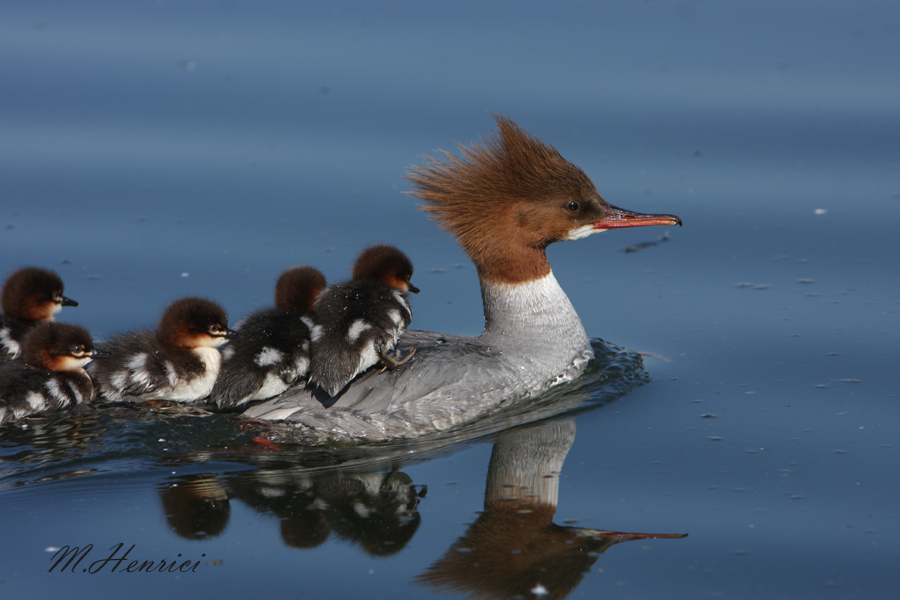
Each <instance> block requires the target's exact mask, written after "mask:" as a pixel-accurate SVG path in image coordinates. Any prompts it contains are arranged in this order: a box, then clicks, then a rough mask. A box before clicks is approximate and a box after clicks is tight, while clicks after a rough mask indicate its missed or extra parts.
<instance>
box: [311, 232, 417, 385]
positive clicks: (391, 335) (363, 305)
mask: <svg viewBox="0 0 900 600" xmlns="http://www.w3.org/2000/svg"><path fill="white" fill-rule="evenodd" d="M412 274H413V266H412V263H411V262H410V260H409V258H407V257H406V255H405V254H403V252H401V251H400V250H398V249H397V248H394V247H393V246H387V245H384V244H381V245H376V246H370V247H369V248H366V249H365V250H363V251H362V253H361V254H360V255H359V257H358V258H357V259H356V262H355V263H354V265H353V275H352V277H353V279H352V280H351V281H347V282H344V283H340V284H338V285H335V286H332V287H330V288H328V289H327V290H325V292H323V293H322V296H321V297H320V298H319V302H318V303H317V304H316V317H315V322H316V326H315V327H313V332H312V350H311V360H310V365H309V382H310V384H312V385H316V386H318V387H320V388H322V389H323V390H325V392H326V393H327V394H328V395H329V396H336V395H337V394H338V392H340V391H341V390H342V389H343V388H344V386H346V385H347V384H348V383H349V382H350V380H352V379H353V378H354V377H356V376H357V375H359V374H360V373H362V372H364V371H365V370H366V369H368V368H369V367H371V366H372V365H374V364H375V363H377V362H379V361H381V362H382V364H384V366H385V367H387V368H389V369H394V368H396V367H398V366H400V365H402V364H404V363H406V361H408V360H409V359H410V358H411V357H412V354H413V353H414V352H415V349H413V350H412V351H411V352H410V353H409V354H407V355H406V357H404V358H403V359H397V358H394V357H393V356H391V355H390V354H389V352H391V351H392V350H393V349H394V347H395V346H396V345H397V340H398V339H399V338H400V335H401V334H403V332H404V331H406V328H407V327H409V323H410V321H412V311H411V310H410V308H409V297H408V296H409V292H413V293H414V294H418V293H419V288H417V287H416V286H414V285H413V284H411V283H410V282H409V279H410V277H412Z"/></svg>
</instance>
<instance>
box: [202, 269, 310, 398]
mask: <svg viewBox="0 0 900 600" xmlns="http://www.w3.org/2000/svg"><path fill="white" fill-rule="evenodd" d="M323 289H325V276H324V275H322V273H321V272H319V271H318V270H317V269H314V268H312V267H306V266H303V267H293V268H291V269H288V270H286V271H285V272H284V273H282V274H281V276H280V277H279V278H278V282H277V283H276V285H275V308H267V309H263V310H258V311H256V312H254V313H251V314H250V315H248V316H247V317H246V318H244V319H243V320H242V321H241V323H239V325H238V327H237V330H238V332H237V334H236V335H235V336H234V338H233V339H232V340H231V341H229V342H228V345H227V346H225V347H224V348H223V349H222V369H221V371H219V378H218V379H217V380H216V384H215V385H214V386H213V389H212V393H211V394H210V396H209V400H210V402H215V403H216V404H218V406H219V408H226V407H231V406H239V405H241V404H244V403H246V402H251V401H253V400H265V399H267V398H271V397H272V396H277V395H278V394H280V393H281V392H283V391H284V390H286V389H288V388H289V387H290V386H292V385H294V384H295V383H297V382H298V381H300V380H301V379H302V378H303V377H306V375H307V374H308V373H309V336H310V329H311V328H312V327H313V325H314V324H313V322H312V320H311V319H310V316H309V315H310V313H311V312H312V311H313V308H314V307H315V304H316V300H317V299H318V297H319V294H320V293H321V292H322V290H323Z"/></svg>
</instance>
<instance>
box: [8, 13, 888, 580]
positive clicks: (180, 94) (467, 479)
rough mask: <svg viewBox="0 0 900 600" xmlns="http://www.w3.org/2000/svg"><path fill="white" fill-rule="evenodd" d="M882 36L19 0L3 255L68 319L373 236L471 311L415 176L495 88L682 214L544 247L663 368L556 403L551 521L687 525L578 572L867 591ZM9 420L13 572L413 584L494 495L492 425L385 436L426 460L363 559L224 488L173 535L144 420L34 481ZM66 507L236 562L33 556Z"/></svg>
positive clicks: (11, 53) (315, 257)
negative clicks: (186, 528) (440, 441)
mask: <svg viewBox="0 0 900 600" xmlns="http://www.w3.org/2000/svg"><path fill="white" fill-rule="evenodd" d="M898 57H900V4H897V3H893V2H876V1H863V2H846V1H845V2H839V1H822V2H789V3H784V2H765V1H764V2H754V3H714V2H703V1H700V0H682V1H674V2H673V1H664V0H654V1H643V2H617V1H609V2H566V3H542V2H515V3H513V2H453V3H449V2H429V3H421V2H390V3H381V2H331V3H328V4H325V3H316V4H313V3H289V2H257V3H250V2H224V1H222V2H203V1H197V2H167V1H157V2H122V3H113V2H78V3H72V2H55V3H54V2H29V3H24V2H21V3H20V2H7V3H3V4H0V78H2V87H0V194H2V201H0V251H2V264H0V271H3V273H4V274H8V273H9V272H11V271H12V270H14V269H15V268H17V267H19V266H23V265H38V266H44V267H48V268H52V269H54V270H56V271H57V272H58V273H59V274H60V275H61V276H62V277H63V279H64V280H65V282H66V294H67V295H68V296H70V297H72V298H75V299H76V300H78V301H79V302H80V303H81V306H79V307H78V308H76V309H66V310H65V312H63V313H62V314H61V315H60V319H61V320H67V321H74V322H78V323H80V324H83V325H85V326H87V327H88V328H89V329H90V330H91V332H92V333H93V334H94V336H95V337H97V338H104V337H108V336H111V335H114V334H116V333H119V332H121V331H124V330H127V329H134V328H139V327H152V326H153V325H154V324H155V322H156V320H157V318H158V315H159V313H160V311H161V310H162V309H163V308H164V306H165V305H166V304H167V303H168V302H169V301H171V300H172V299H174V298H176V297H179V296H183V295H204V296H208V297H211V298H213V299H215V300H217V301H219V302H220V303H222V304H223V305H224V306H225V307H226V308H227V309H228V311H229V313H230V315H231V318H232V321H236V320H237V319H238V318H239V317H241V316H242V315H244V314H246V313H247V312H249V311H250V310H252V309H254V308H257V307H261V306H265V305H267V304H269V303H271V295H272V290H273V287H274V281H275V278H276V277H277V275H278V274H279V273H280V271H281V270H283V269H284V268H286V267H288V266H291V265H295V264H302V263H309V264H313V265H315V266H317V267H319V268H320V269H322V270H323V271H324V272H325V274H326V275H327V277H328V279H329V280H330V281H337V280H340V279H343V278H345V277H346V276H347V275H348V273H349V267H350V264H351V262H352V260H353V258H354V257H355V255H356V253H357V252H358V251H359V250H360V249H361V248H362V247H364V246H365V245H366V244H368V243H371V242H374V241H383V242H388V243H393V244H396V245H398V246H399V247H401V249H403V250H404V251H405V252H406V253H407V254H408V255H409V256H410V257H411V258H412V260H413V263H414V264H415V267H416V274H415V276H414V278H413V281H414V283H415V284H416V285H417V286H419V287H420V288H422V290H423V293H422V294H421V296H418V297H416V298H415V299H414V312H415V321H414V326H415V327H417V328H421V329H429V330H439V331H448V332H452V333H460V334H468V335H477V334H478V333H479V332H480V330H481V327H482V325H483V318H482V312H481V302H480V293H479V288H478V281H477V276H476V273H475V269H474V268H473V267H472V265H471V263H470V262H469V261H468V259H467V258H466V257H465V255H464V253H463V252H462V251H461V250H460V249H459V247H458V246H457V245H456V243H455V242H454V241H453V240H452V239H450V238H449V237H448V236H446V235H445V234H444V233H442V232H441V231H440V230H439V228H438V227H437V226H436V225H435V224H433V223H431V222H430V221H429V220H428V219H427V217H426V216H425V215H424V214H423V213H421V212H419V211H417V210H416V202H415V199H414V198H411V197H409V196H406V195H404V194H403V192H404V191H406V190H407V189H408V186H407V184H406V182H405V180H404V179H403V173H404V170H405V169H406V168H407V167H408V166H409V165H412V164H418V163H421V162H422V160H423V159H422V155H423V154H434V153H435V151H436V150H437V149H445V150H454V142H462V143H467V142H470V141H474V140H478V139H479V138H480V137H481V136H485V135H488V134H489V133H490V131H491V130H492V129H493V121H492V119H491V116H490V113H491V112H495V113H499V114H504V115H508V116H509V117H511V118H512V119H514V120H516V121H517V122H518V123H519V124H520V125H521V126H522V127H523V128H525V129H526V130H527V131H529V132H530V133H532V134H534V135H536V136H538V137H540V138H541V139H543V140H545V141H547V142H548V143H551V144H553V145H554V146H555V147H556V148H557V149H558V150H559V151H560V152H561V153H562V154H563V156H565V157H566V158H567V159H569V160H570V161H572V162H573V163H575V164H577V165H579V166H580V167H581V168H582V169H584V170H585V172H586V173H587V174H588V175H589V176H591V177H592V178H593V180H594V181H595V183H596V184H597V187H598V189H599V190H600V192H601V194H603V195H604V197H605V198H606V199H607V200H609V201H610V202H611V203H613V204H615V205H617V206H621V207H623V208H628V209H632V210H637V211H641V212H667V213H674V214H677V215H679V216H680V217H681V218H682V219H683V220H684V227H683V228H680V229H677V230H671V231H668V232H667V233H668V235H667V238H666V241H660V238H661V237H662V236H664V234H665V233H666V232H665V231H664V230H662V229H659V228H656V229H639V230H635V231H629V230H625V231H612V232H608V233H606V234H604V235H602V236H594V237H592V238H589V239H587V240H584V241H579V242H577V243H571V244H559V245H557V246H555V247H552V248H551V249H550V252H549V256H550V260H551V263H552V264H553V267H554V271H555V273H556V276H557V278H558V279H559V280H560V282H561V284H562V286H563V288H564V289H565V290H566V291H567V293H568V294H569V296H570V298H571V299H572V302H573V304H574V305H575V307H576V309H577V310H578V311H579V314H580V315H581V317H582V320H583V321H584V323H585V327H586V329H587V332H588V335H590V336H594V337H602V338H604V339H606V340H609V341H611V342H614V343H616V344H619V345H622V346H625V347H627V348H630V349H632V350H635V351H641V352H647V353H650V354H652V355H654V356H648V357H647V358H646V366H647V369H648V371H649V372H650V373H651V375H653V377H654V381H653V382H651V383H650V384H648V385H645V386H643V387H641V388H639V389H638V390H636V391H635V392H633V393H632V394H630V395H629V396H627V397H625V398H624V399H622V400H620V401H619V402H617V403H615V404H614V405H612V406H609V407H607V408H605V409H603V410H598V411H593V412H590V413H587V414H585V415H582V416H581V417H579V418H578V420H577V424H578V432H579V435H578V436H577V437H576V439H575V442H574V445H573V446H572V450H571V451H570V453H569V455H568V458H567V459H566V467H565V469H564V470H563V477H562V479H561V485H560V498H559V512H558V513H557V516H556V522H559V523H562V522H563V520H566V519H569V520H572V521H578V522H580V523H582V525H583V526H586V527H597V528H606V529H616V530H624V531H627V530H636V531H642V530H647V531H659V532H666V531H668V532H682V531H683V532H688V533H689V534H690V537H688V538H687V539H685V540H680V541H662V540H660V541H656V542H651V543H645V544H643V545H642V543H631V544H623V545H621V546H619V547H617V548H614V549H612V550H610V551H609V553H607V554H603V556H602V557H601V559H600V560H599V561H598V562H597V563H596V564H595V565H594V567H593V568H592V570H591V572H590V573H589V574H587V575H585V577H584V579H583V581H582V582H581V583H580V585H579V586H578V587H576V588H575V589H574V590H573V591H572V592H571V595H570V596H569V597H571V598H588V597H591V598H593V597H598V596H601V595H602V596H604V597H609V598H632V597H667V598H677V597H683V598H697V597H702V596H707V595H721V596H724V597H731V598H774V597H790V598H799V597H810V598H856V597H859V598H876V597H890V596H892V595H894V594H896V591H897V589H900V577H898V575H897V574H896V564H897V561H898V558H900V542H898V539H900V538H898V535H897V534H898V533H900V514H898V510H897V502H896V498H897V497H898V495H900V481H898V478H897V473H898V466H900V456H898V444H897V437H896V436H897V434H896V432H897V429H898V425H900V409H898V406H897V384H898V379H897V376H896V365H897V362H898V359H900V345H898V343H897V340H898V334H900V264H898V263H900V242H898V240H897V234H896V230H897V227H898V217H900V143H898V140H900V61H898ZM655 241H659V243H658V244H657V245H655V246H652V247H647V248H644V249H642V250H640V251H636V252H624V251H623V249H625V248H627V247H629V246H633V245H635V244H640V243H643V242H655ZM657 357H663V358H664V359H665V360H663V359H660V358H657ZM12 431H13V430H12V428H11V427H8V428H7V429H0V451H2V456H3V457H4V462H5V464H6V468H5V472H6V476H5V479H6V482H5V483H0V488H6V489H7V490H8V491H7V492H3V491H0V497H4V496H5V498H4V499H3V506H4V509H3V511H2V516H0V527H2V529H3V530H4V531H7V532H13V531H15V532H16V535H17V537H16V539H17V540H18V542H17V543H16V544H15V545H14V546H13V545H8V546H7V547H6V548H5V549H4V550H0V558H2V560H0V595H3V596H4V597H13V598H17V597H25V596H26V595H29V596H33V594H34V593H36V592H35V591H34V590H40V591H41V592H43V593H45V594H49V593H58V592H60V591H61V590H65V592H66V593H69V594H73V595H76V596H78V597H80V596H86V595H88V594H94V593H96V592H98V591H102V590H105V589H109V590H113V591H117V592H126V591H127V592H128V593H129V594H130V595H132V596H133V597H135V598H138V597H151V596H153V597H156V596H158V595H159V594H160V593H166V594H170V595H173V596H174V597H185V596H188V595H190V594H193V593H197V590H200V589H202V590H204V591H205V592H216V593H221V594H223V595H226V596H231V595H236V594H246V593H255V590H256V589H258V588H259V587H262V588H264V589H265V588H267V587H271V589H274V590H275V591H276V592H278V593H295V594H304V593H307V594H310V595H322V594H325V593H331V592H333V593H335V594H337V595H338V596H343V597H354V596H356V597H362V596H366V597H391V598H397V597H424V596H427V594H429V593H430V592H428V591H427V589H426V588H422V587H421V586H414V585H410V583H409V581H410V579H411V578H412V577H414V576H415V575H416V574H417V573H420V572H422V570H423V569H424V568H425V567H426V566H427V565H429V564H431V563H432V561H434V560H435V559H436V558H438V557H439V556H440V555H441V554H442V553H443V552H444V551H445V550H446V548H447V547H448V546H449V544H450V543H452V542H453V540H455V539H456V538H457V537H458V536H459V535H460V534H461V532H462V531H463V530H464V529H465V527H464V525H465V524H466V523H469V522H470V521H472V520H474V519H475V517H476V511H479V510H481V508H482V504H483V500H484V497H483V493H484V477H485V473H486V469H487V463H488V457H489V455H490V451H491V446H490V444H489V443H484V444H480V445H475V446H466V447H465V448H461V449H459V450H458V452H456V453H455V454H454V453H450V454H449V455H441V456H438V457H436V458H433V459H432V460H430V461H427V462H424V463H419V464H415V465H410V466H408V467H405V468H404V470H405V471H406V472H407V473H409V474H410V475H411V476H412V479H413V481H415V482H416V483H417V484H428V485H429V486H430V490H429V493H428V496H427V497H426V498H424V499H423V500H422V503H421V505H420V511H421V515H422V525H421V527H420V528H419V530H418V531H417V533H416V535H415V537H413V538H412V540H411V541H410V542H409V545H408V546H407V547H405V548H404V550H403V551H402V552H400V553H398V554H396V555H394V556H393V557H391V558H373V557H372V556H370V555H367V554H366V553H363V552H360V551H359V550H357V549H354V548H353V547H352V546H349V545H347V544H341V543H337V542H333V541H332V542H328V543H326V544H325V545H323V546H321V547H319V548H317V549H316V550H305V551H299V550H296V549H288V548H285V547H282V545H281V543H279V541H278V540H277V536H275V535H274V534H273V530H272V528H271V527H270V526H268V525H267V524H266V523H260V522H258V519H259V517H257V516H254V514H253V513H249V512H246V510H245V509H242V508H240V507H241V506H242V505H239V504H237V503H235V505H236V507H237V508H235V509H234V511H233V512H232V519H231V522H232V525H231V528H230V529H229V530H228V531H227V532H226V534H225V535H224V536H223V537H219V538H217V539H210V540H207V541H204V542H202V543H201V542H191V544H194V545H193V546H190V545H187V546H186V544H188V543H187V542H185V541H183V540H178V539H177V538H175V537H174V536H173V535H172V534H171V532H169V530H168V529H166V527H165V526H164V525H163V520H162V517H161V516H160V515H159V511H160V509H159V507H158V503H157V500H156V487H155V486H158V485H159V481H160V479H159V477H160V475H159V473H158V472H157V469H158V466H157V465H156V463H153V464H154V466H153V467H152V468H151V467H150V466H147V467H146V468H145V469H142V467H141V466H140V456H141V452H142V450H140V449H137V450H135V449H134V448H131V449H127V450H125V452H126V453H128V454H129V456H131V458H132V459H135V457H137V458H136V460H137V463H128V465H127V466H122V465H119V464H117V463H116V461H115V460H114V459H113V458H110V457H108V456H106V455H104V456H103V457H102V458H96V457H95V460H94V461H93V463H92V467H91V468H92V469H97V470H98V472H100V473H106V474H105V475H103V476H102V477H98V476H94V475H92V476H85V477H81V478H76V479H74V480H72V481H70V482H67V483H60V482H56V483H52V484H50V483H46V484H40V482H39V477H37V476H33V475H34V474H33V473H32V474H31V475H29V472H28V469H30V468H36V467H30V466H28V465H29V464H31V463H30V462H29V461H30V460H32V459H31V458H29V457H30V456H31V455H30V454H29V453H30V452H31V451H32V450H33V448H34V447H35V446H36V445H39V444H37V442H36V441H35V440H30V441H28V442H27V443H26V442H21V441H16V439H14V438H15V436H13V435H12V433H11V432H12ZM162 435H164V434H162ZM150 441H151V440H150V439H149V438H148V439H141V440H139V442H138V443H137V446H138V448H140V447H141V445H142V444H146V445H150ZM86 460H88V462H91V460H90V457H88V459H86ZM148 464H149V463H148ZM0 482H2V480H0ZM73 482H74V483H73ZM451 483H452V485H451ZM148 519H149V520H148ZM587 521H592V522H593V524H590V523H588V522H587ZM144 528H147V529H148V530H149V529H152V530H153V531H152V532H150V531H147V532H145V533H141V532H143V531H144ZM113 531H114V532H115V534H113V533H110V532H113ZM85 532H90V533H85ZM119 532H124V533H123V534H122V535H124V536H125V537H126V538H127V539H125V540H120V539H118V538H119V537H122V535H119ZM144 535H146V536H147V538H146V540H145V539H144V538H143V537H141V536H144ZM110 536H111V537H110ZM106 537H109V543H108V544H107V543H106V541H107V540H106ZM88 538H91V539H93V538H96V540H95V541H94V542H93V543H95V544H96V545H97V546H98V547H100V546H102V547H103V548H106V547H108V546H110V545H112V544H113V543H117V542H119V541H128V542H129V543H139V547H143V548H144V550H145V552H144V553H145V554H149V553H151V552H150V548H151V547H152V548H156V549H159V548H162V549H163V550H159V551H160V552H163V553H165V552H168V553H169V554H172V555H174V554H175V553H177V552H190V553H193V554H199V553H200V552H207V553H208V556H222V555H226V554H227V555H228V556H229V557H230V558H231V560H230V561H229V560H225V561H224V562H223V564H222V565H221V567H220V568H219V569H212V568H211V567H209V568H206V567H204V569H205V570H206V571H207V574H206V575H202V574H200V575H197V574H195V575H192V576H190V577H189V576H187V575H185V576H183V577H182V578H181V579H179V580H176V579H175V577H174V576H173V577H148V578H146V579H147V580H148V581H149V580H152V581H153V583H152V584H150V585H148V584H146V583H143V584H140V585H138V584H137V583H136V582H135V581H127V582H125V583H122V580H115V581H113V580H114V579H115V577H114V576H113V575H109V576H108V577H106V578H102V577H100V576H97V577H93V578H84V577H80V576H78V575H74V574H69V575H66V576H62V575H59V576H57V574H49V575H48V574H47V573H46V570H47V562H48V557H47V556H46V554H45V552H44V550H45V548H47V547H54V546H60V545H62V544H77V543H87V542H86V541H83V540H87V539H88ZM204 544H205V545H204ZM201 546H202V547H201ZM185 548H188V549H185ZM196 550H199V551H200V552H197V551H196ZM204 569H198V572H199V571H201V570H204ZM598 569H601V571H598ZM127 579H132V580H135V579H138V578H127ZM123 580H124V579H123ZM34 586H37V587H34ZM106 586H109V587H108V588H107V587H106ZM4 589H5V590H6V593H4ZM26 590H31V591H29V592H26Z"/></svg>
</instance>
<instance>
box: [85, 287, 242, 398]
mask: <svg viewBox="0 0 900 600" xmlns="http://www.w3.org/2000/svg"><path fill="white" fill-rule="evenodd" d="M233 335H234V332H233V331H232V330H230V329H228V316H227V315H226V314H225V310H224V309H223V308H222V307H221V306H219V305H218V304H216V303H215V302H212V301H210V300H206V299H204V298H182V299H181V300H176V301H175V302H173V303H172V304H170V305H169V307H168V308H167V309H166V311H165V312H164V313H163V316H162V318H161V319H160V321H159V328H158V329H157V330H156V331H155V332H154V331H137V332H133V333H126V334H123V335H120V336H116V337H114V338H113V339H111V340H109V342H107V343H106V344H104V345H103V350H106V351H109V352H110V354H111V355H112V356H111V357H110V358H108V359H104V360H99V361H97V362H95V363H93V364H92V365H91V367H90V369H89V370H90V373H91V377H93V379H94V384H95V385H96V386H97V388H98V391H99V392H100V393H101V394H102V395H103V396H104V397H106V399H107V400H110V401H112V402H122V401H131V402H140V401H144V400H174V401H177V402H195V401H197V400H202V399H204V398H206V397H207V396H209V393H210V391H211V390H212V387H213V384H214V383H215V381H216V377H217V376H218V374H219V367H220V365H221V363H222V355H221V354H220V353H219V350H218V347H219V346H221V345H222V344H224V343H225V341H226V339H228V338H230V337H232V336H233Z"/></svg>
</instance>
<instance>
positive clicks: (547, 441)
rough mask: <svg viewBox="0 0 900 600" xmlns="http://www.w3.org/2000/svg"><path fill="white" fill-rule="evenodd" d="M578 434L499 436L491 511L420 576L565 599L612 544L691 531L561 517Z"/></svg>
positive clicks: (490, 592) (484, 590) (562, 426)
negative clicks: (628, 529)
mask: <svg viewBox="0 0 900 600" xmlns="http://www.w3.org/2000/svg"><path fill="white" fill-rule="evenodd" d="M574 439H575V422H574V421H560V422H555V423H547V424H544V425H541V426H538V427H534V428H530V429H525V430H521V431H517V432H514V433H507V434H502V435H500V436H499V437H498V438H497V441H496V442H495V444H494V451H493V454H492V455H491V464H490V467H489V468H488V478H487V488H486V491H485V499H484V512H483V513H482V514H481V515H480V516H479V517H478V519H477V520H476V521H475V523H473V524H472V525H471V526H470V527H469V529H468V531H466V533H465V534H464V535H463V536H462V537H461V538H460V539H459V540H457V542H456V543H454V544H453V546H451V547H450V549H449V550H448V551H447V552H446V553H445V554H444V556H443V557H441V558H440V559H439V560H438V561H437V562H435V563H434V564H432V565H431V566H430V567H429V568H428V570H426V571H425V572H424V573H423V574H421V575H420V576H419V577H417V578H416V582H417V583H419V584H422V585H426V586H428V587H431V588H434V589H437V590H440V591H452V592H462V593H466V594H468V595H470V596H471V597H473V598H528V597H532V596H533V595H539V596H541V597H546V598H551V599H552V598H565V597H566V596H568V595H569V593H570V592H571V591H572V590H573V589H575V587H576V586H577V585H578V584H579V583H580V582H581V580H582V578H583V577H584V575H585V573H587V572H588V571H589V570H590V568H591V566H592V565H593V564H594V563H595V562H596V561H597V559H598V558H599V557H600V555H601V554H602V553H603V552H605V551H606V549H607V548H609V547H610V546H612V545H614V544H618V543H619V542H625V541H629V540H636V539H647V538H681V537H685V534H652V533H617V532H613V531H603V530H597V529H584V528H579V527H562V526H559V525H556V524H554V523H553V515H554V514H555V512H556V505H557V501H558V498H559V473H560V471H561V469H562V465H563V461H564V460H565V458H566V454H567V453H568V451H569V448H570V447H571V445H572V441H573V440H574Z"/></svg>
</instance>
